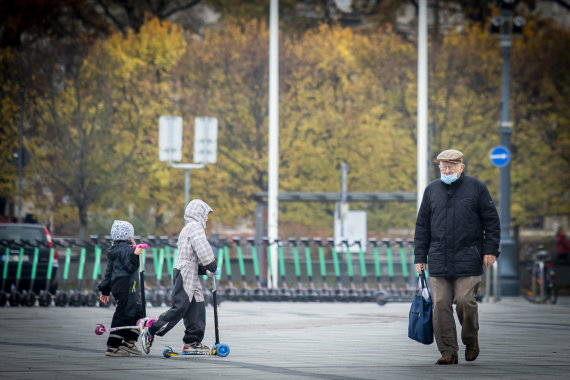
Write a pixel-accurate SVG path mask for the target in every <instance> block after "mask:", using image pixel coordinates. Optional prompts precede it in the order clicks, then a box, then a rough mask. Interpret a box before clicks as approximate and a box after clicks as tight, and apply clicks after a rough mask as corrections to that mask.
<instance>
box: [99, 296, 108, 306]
mask: <svg viewBox="0 0 570 380" xmlns="http://www.w3.org/2000/svg"><path fill="white" fill-rule="evenodd" d="M99 300H100V301H101V302H103V303H104V304H105V305H106V304H107V303H108V302H109V296H104V295H102V294H101V295H100V296H99Z"/></svg>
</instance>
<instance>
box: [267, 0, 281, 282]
mask: <svg viewBox="0 0 570 380" xmlns="http://www.w3.org/2000/svg"><path fill="white" fill-rule="evenodd" d="M268 182H269V183H268V189H267V203H268V205H267V211H268V217H267V219H268V220H267V236H268V237H269V243H270V244H271V243H273V242H274V241H275V240H276V239H277V237H278V236H279V232H278V226H279V224H278V207H279V203H278V199H277V197H278V195H279V0H271V3H270V9H269V168H268ZM270 247H271V248H270V255H271V269H272V272H273V273H269V270H268V274H267V287H268V288H277V273H278V272H277V265H278V263H277V244H271V245H270Z"/></svg>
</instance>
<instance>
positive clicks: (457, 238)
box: [414, 149, 500, 364]
mask: <svg viewBox="0 0 570 380" xmlns="http://www.w3.org/2000/svg"><path fill="white" fill-rule="evenodd" d="M436 161H437V162H439V170H440V172H441V178H440V179H437V180H435V181H433V182H431V183H430V184H429V185H428V186H427V187H426V189H425V192H424V195H423V199H422V203H421V206H420V210H419V213H418V217H417V220H416V231H415V238H414V244H415V251H414V254H415V259H414V262H415V264H416V271H417V272H418V273H421V271H423V270H426V266H427V269H429V276H430V285H431V293H432V300H433V306H434V308H433V328H434V335H435V341H436V343H437V348H438V350H439V352H440V353H441V358H439V360H438V361H437V364H457V363H458V357H459V355H458V351H459V346H458V344H457V331H456V329H455V319H454V317H453V304H456V308H455V309H456V312H457V317H458V319H459V323H460V324H461V341H462V342H463V344H464V345H466V349H465V360H467V361H473V360H475V359H477V356H478V355H479V341H478V332H479V319H478V309H477V301H476V300H475V295H476V293H477V289H478V287H479V284H481V275H482V274H483V265H485V266H486V267H490V266H491V265H493V264H494V263H495V259H496V258H497V257H498V256H499V241H500V223H499V215H498V213H497V208H496V207H495V204H494V202H493V199H491V195H490V194H489V190H487V186H485V184H484V183H483V182H481V181H479V180H478V179H477V178H474V177H470V176H467V175H465V174H463V170H464V169H465V164H464V163H463V153H461V152H460V151H458V150H454V149H449V150H445V151H443V152H441V153H440V154H439V155H438V156H437V159H436Z"/></svg>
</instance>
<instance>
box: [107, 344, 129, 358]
mask: <svg viewBox="0 0 570 380" xmlns="http://www.w3.org/2000/svg"><path fill="white" fill-rule="evenodd" d="M105 356H111V357H125V356H129V353H128V352H127V351H123V350H122V349H120V348H119V347H111V346H107V351H105Z"/></svg>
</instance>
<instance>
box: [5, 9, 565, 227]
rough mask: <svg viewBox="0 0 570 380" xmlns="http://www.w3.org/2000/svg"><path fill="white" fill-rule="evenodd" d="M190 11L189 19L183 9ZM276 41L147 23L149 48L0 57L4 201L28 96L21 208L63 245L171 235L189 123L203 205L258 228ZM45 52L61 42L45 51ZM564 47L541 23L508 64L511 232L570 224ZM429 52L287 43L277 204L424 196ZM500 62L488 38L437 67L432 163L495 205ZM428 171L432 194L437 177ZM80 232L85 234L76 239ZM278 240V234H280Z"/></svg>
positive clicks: (350, 43) (388, 39)
mask: <svg viewBox="0 0 570 380" xmlns="http://www.w3.org/2000/svg"><path fill="white" fill-rule="evenodd" d="M188 3H190V2H188ZM268 38H269V35H268V26H267V25H266V23H265V21H264V20H263V19H251V20H245V19H243V18H242V19H232V18H229V17H228V19H227V20H226V21H225V22H224V24H223V27H221V28H216V29H214V28H212V29H209V30H207V31H206V32H205V33H204V34H203V35H196V34H194V33H192V32H190V31H187V30H184V29H183V28H181V27H180V26H179V25H177V24H174V23H171V22H168V21H164V20H160V19H159V18H152V17H149V18H147V19H146V22H144V23H143V24H142V25H141V26H140V28H139V29H138V30H134V29H132V30H128V31H127V32H126V33H125V32H124V31H121V30H116V31H115V32H112V33H110V34H109V35H108V36H107V37H105V38H100V39H96V40H93V38H92V36H90V35H78V36H77V37H76V38H74V39H71V40H69V39H67V40H65V41H63V42H61V43H53V44H52V43H38V44H34V46H33V49H25V50H19V49H14V48H12V47H9V46H7V47H4V48H2V49H0V65H1V66H2V68H3V72H5V73H6V75H3V77H2V80H1V87H0V88H1V89H2V90H1V91H2V92H1V93H0V97H1V102H0V120H1V121H2V126H3V127H2V131H1V139H0V144H1V146H2V153H1V155H2V157H1V160H0V166H1V167H0V169H1V170H2V173H3V174H2V180H1V181H0V196H7V197H14V196H15V194H16V187H15V178H16V167H15V166H14V165H13V164H12V158H11V154H12V151H13V150H14V149H15V148H16V147H17V127H18V121H19V110H20V108H19V90H20V89H21V88H24V89H25V109H24V110H25V111H24V112H25V145H26V147H27V148H28V150H30V152H31V153H32V160H31V162H30V164H29V165H28V166H26V168H25V178H26V179H27V180H26V189H25V199H26V200H28V201H31V202H33V204H34V207H35V212H36V214H37V216H38V217H39V218H40V220H48V219H50V218H51V220H53V222H54V224H55V225H54V227H55V228H56V230H57V229H58V228H59V229H63V230H67V231H70V232H72V233H77V234H80V235H83V236H85V235H86V234H88V233H105V232H106V231H108V228H109V226H110V223H111V222H112V218H128V219H129V220H132V221H133V223H134V224H135V229H136V231H137V233H141V234H143V233H161V234H162V233H175V232H176V231H177V230H178V229H179V228H180V226H181V223H182V215H183V210H184V205H183V201H184V174H183V172H182V171H180V170H176V169H173V168H171V167H170V166H169V165H168V164H167V163H164V162H160V161H158V118H159V116H161V115H178V116H182V118H183V121H184V159H183V162H190V161H191V157H192V141H193V135H194V119H195V118H196V117H199V116H210V117H216V118H217V119H218V121H219V132H218V161H217V163H216V164H215V165H208V166H206V167H205V168H204V169H201V170H195V171H192V176H191V186H190V192H191V197H199V198H202V199H204V200H206V201H207V202H208V203H209V204H210V205H212V207H213V208H214V210H215V214H214V215H213V220H214V221H215V222H216V223H217V225H226V226H234V225H236V224H238V223H240V222H243V221H244V220H245V221H247V220H249V221H251V220H252V218H253V213H254V208H255V199H254V196H253V195H254V194H255V193H256V192H259V191H265V190H266V188H267V135H268V133H267V130H268V128H267V125H268V115H267V113H268V106H267V104H268V94H267V93H268V85H267V83H268V45H269V43H268ZM48 42H49V41H48ZM569 42H570V33H569V31H568V30H567V29H564V28H557V27H555V26H552V25H550V24H545V23H543V22H541V21H540V20H538V19H532V18H531V19H530V20H529V24H528V26H527V28H526V29H525V34H524V36H523V38H522V39H519V40H516V41H515V43H514V46H513V49H512V73H511V74H512V79H511V83H512V91H511V94H512V95H511V109H512V115H513V117H512V119H513V121H514V128H513V136H512V153H513V158H512V159H513V161H512V218H513V222H514V223H515V224H516V225H526V224H529V223H530V222H531V221H532V220H533V219H534V218H536V217H540V216H545V215H553V214H556V215H570V197H569V192H568V189H569V188H570V183H569V182H570V178H569V176H568V175H567V171H568V167H569V159H570V156H569V154H568V152H569V145H570V126H569V120H570V114H569V113H570V107H569V105H568V99H570V98H569V96H568V95H570V94H569V91H570V81H569V79H570V78H569V75H570V74H569V73H568V72H567V70H566V69H565V68H567V67H569V66H570V53H569V51H568V49H567V47H568V46H570V45H569ZM416 64H417V51H416V48H415V46H414V45H413V43H410V42H409V41H407V39H406V38H405V37H403V36H402V35H401V33H399V32H397V31H395V30H394V29H393V28H392V27H391V26H390V25H385V26H378V27H376V28H374V29H369V30H367V31H366V32H359V31H355V30H353V29H350V28H346V27H343V26H341V25H336V24H334V23H332V24H331V23H322V24H320V26H319V27H317V28H311V29H308V30H306V31H304V32H302V33H289V34H282V35H281V36H280V94H279V100H280V105H279V112H280V125H279V127H280V132H279V133H280V149H279V153H280V157H279V162H280V171H279V178H280V182H279V188H280V191H332V192H334V191H340V168H339V165H340V163H342V162H346V163H347V164H348V168H349V171H348V189H349V191H366V192H375V191H411V192H414V191H415V190H416V102H417V92H416V86H417V80H416V75H417V68H416ZM500 66H501V56H500V48H499V44H498V42H497V40H496V39H493V38H491V37H490V36H489V35H488V33H487V32H486V31H485V30H483V28H482V27H481V25H480V24H479V23H477V22H475V23H472V24H469V25H467V26H466V27H464V28H463V29H462V30H459V31H453V32H451V33H449V34H446V35H444V36H443V37H442V38H441V40H438V41H434V42H433V43H431V45H430V49H429V117H430V151H431V156H430V159H433V156H435V155H436V154H437V153H438V152H439V151H441V150H444V149H447V148H455V149H459V150H461V151H463V153H464V154H465V157H466V158H467V160H468V161H467V171H468V174H469V175H474V176H476V177H478V178H480V179H481V180H483V181H484V182H485V183H486V184H487V185H488V187H489V189H490V191H491V194H492V195H493V196H494V197H495V198H496V195H497V194H498V170H497V169H496V168H495V167H493V166H492V165H491V163H490V162H489V159H488V154H489V150H490V149H491V148H492V147H493V146H495V145H497V144H498V136H499V134H498V127H497V121H498V119H499V99H500ZM438 174H439V173H438V172H437V171H436V169H435V166H434V167H433V171H432V173H431V177H432V179H435V178H436V177H437V176H438ZM351 208H359V209H365V210H367V211H368V227H369V231H371V233H372V234H375V233H376V232H380V231H386V230H387V229H388V228H406V229H413V225H414V222H415V208H416V206H415V204H396V203H394V204H361V205H351ZM332 211H333V205H327V204H318V203H313V204H309V205H307V204H301V203H298V204H295V203H290V204H281V205H280V217H279V220H280V223H282V225H283V226H284V228H285V230H284V233H287V228H290V229H291V230H294V229H295V228H299V226H302V228H303V230H304V231H311V230H313V231H321V230H324V231H326V230H327V229H328V228H330V227H331V226H332ZM73 226H77V228H75V227H73ZM282 231H283V230H282Z"/></svg>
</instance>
